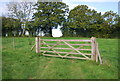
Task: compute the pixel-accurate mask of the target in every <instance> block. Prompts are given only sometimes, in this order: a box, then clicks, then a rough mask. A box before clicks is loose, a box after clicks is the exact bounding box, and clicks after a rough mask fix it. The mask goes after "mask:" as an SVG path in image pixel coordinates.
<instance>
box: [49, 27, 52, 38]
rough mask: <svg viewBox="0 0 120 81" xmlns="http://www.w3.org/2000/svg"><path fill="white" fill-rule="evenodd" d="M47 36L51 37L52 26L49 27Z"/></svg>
mask: <svg viewBox="0 0 120 81" xmlns="http://www.w3.org/2000/svg"><path fill="white" fill-rule="evenodd" d="M49 36H50V37H52V27H50V28H49Z"/></svg>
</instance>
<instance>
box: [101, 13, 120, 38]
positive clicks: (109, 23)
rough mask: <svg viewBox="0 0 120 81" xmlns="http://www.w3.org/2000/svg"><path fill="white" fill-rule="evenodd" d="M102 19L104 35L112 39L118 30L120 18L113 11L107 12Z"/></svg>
mask: <svg viewBox="0 0 120 81" xmlns="http://www.w3.org/2000/svg"><path fill="white" fill-rule="evenodd" d="M102 17H103V18H104V23H103V28H102V31H103V34H104V35H105V37H111V34H113V33H114V32H115V31H116V29H117V24H118V17H119V16H118V15H117V13H114V12H113V11H107V12H105V13H104V14H103V15H102Z"/></svg>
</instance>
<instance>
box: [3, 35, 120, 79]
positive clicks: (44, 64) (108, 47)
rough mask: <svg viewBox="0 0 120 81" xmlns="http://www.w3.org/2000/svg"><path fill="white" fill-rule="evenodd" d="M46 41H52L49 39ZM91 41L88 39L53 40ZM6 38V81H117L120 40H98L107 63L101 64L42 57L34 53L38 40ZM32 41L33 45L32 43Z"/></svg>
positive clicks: (4, 52)
mask: <svg viewBox="0 0 120 81" xmlns="http://www.w3.org/2000/svg"><path fill="white" fill-rule="evenodd" d="M44 39H51V38H50V37H48V38H47V37H45V38H44ZM52 39H88V38H74V37H66V38H52ZM12 41H13V39H12V37H9V38H4V37H3V38H2V44H3V45H2V58H3V59H2V62H3V65H2V71H3V74H2V78H3V79H117V78H118V40H117V39H103V38H97V42H98V43H99V50H100V53H101V57H102V60H103V64H102V65H100V64H99V63H96V62H94V61H89V60H76V59H62V58H56V57H46V56H38V54H36V53H35V50H33V51H30V49H31V47H32V46H33V45H34V42H35V39H34V37H32V38H27V37H20V38H18V37H16V38H15V40H14V41H15V48H13V42H12ZM28 42H31V43H30V44H29V43H28Z"/></svg>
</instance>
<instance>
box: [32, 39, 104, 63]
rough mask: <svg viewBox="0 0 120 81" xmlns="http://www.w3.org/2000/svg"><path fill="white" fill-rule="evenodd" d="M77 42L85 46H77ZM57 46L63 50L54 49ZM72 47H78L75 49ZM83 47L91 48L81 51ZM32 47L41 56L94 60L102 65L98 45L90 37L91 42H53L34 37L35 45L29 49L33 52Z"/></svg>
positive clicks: (59, 40) (61, 40)
mask: <svg viewBox="0 0 120 81" xmlns="http://www.w3.org/2000/svg"><path fill="white" fill-rule="evenodd" d="M46 41H57V42H56V43H47V42H46ZM61 42H62V43H61ZM70 42H76V44H70ZM79 42H84V43H85V44H79ZM86 42H88V43H91V44H88V43H87V44H86ZM44 45H45V46H44ZM58 45H62V47H63V48H62V47H56V46H58ZM65 45H66V46H68V47H67V48H65V47H64V46H65ZM73 46H79V47H77V48H75V47H73ZM83 46H91V49H85V48H84V49H83V48H82V47H83ZM34 47H36V53H40V52H41V54H42V55H44V56H53V57H61V58H73V59H87V60H94V61H96V62H98V60H100V64H102V59H101V56H100V52H99V49H98V43H97V42H96V38H95V37H91V40H64V39H55V40H54V39H40V38H39V37H36V38H35V45H34V46H33V47H32V48H31V50H33V48H34ZM41 48H42V49H41ZM56 49H61V50H69V52H63V51H61V50H60V51H56ZM82 51H88V52H91V53H82ZM46 53H47V54H46ZM49 53H52V54H49ZM55 54H57V55H55ZM69 55H70V56H69ZM71 55H77V56H71ZM78 55H81V56H82V57H81V56H79V57H78Z"/></svg>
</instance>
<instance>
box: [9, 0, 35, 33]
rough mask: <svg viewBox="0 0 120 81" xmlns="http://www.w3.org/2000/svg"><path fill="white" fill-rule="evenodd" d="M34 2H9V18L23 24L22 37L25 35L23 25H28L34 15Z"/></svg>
mask: <svg viewBox="0 0 120 81" xmlns="http://www.w3.org/2000/svg"><path fill="white" fill-rule="evenodd" d="M33 4H34V3H33V2H26V1H22V2H9V3H8V4H7V7H8V11H9V12H8V14H9V15H8V16H9V17H11V18H14V19H18V20H19V21H20V22H22V23H21V28H20V31H21V35H25V30H26V26H25V28H23V27H22V24H24V25H25V24H26V22H28V21H30V20H31V18H32V17H31V16H32V14H33V6H32V5H33Z"/></svg>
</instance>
